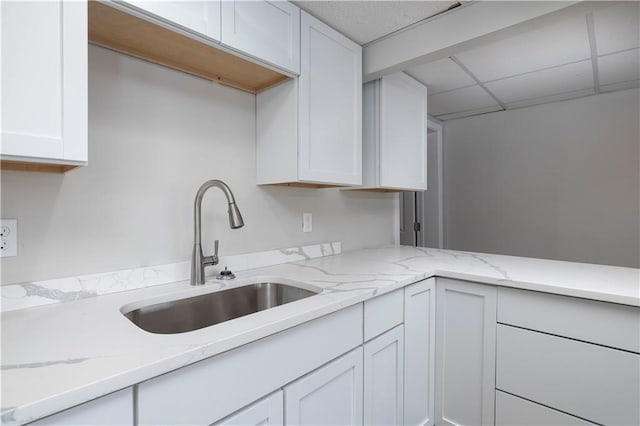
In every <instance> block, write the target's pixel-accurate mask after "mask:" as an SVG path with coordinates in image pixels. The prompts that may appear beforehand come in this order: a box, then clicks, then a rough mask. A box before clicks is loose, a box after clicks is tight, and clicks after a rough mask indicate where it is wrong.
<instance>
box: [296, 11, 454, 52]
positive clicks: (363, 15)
mask: <svg viewBox="0 0 640 426" xmlns="http://www.w3.org/2000/svg"><path fill="white" fill-rule="evenodd" d="M293 3H295V4H296V5H297V6H298V7H300V8H301V9H303V10H306V11H307V12H309V13H310V14H312V15H313V16H315V17H316V18H318V19H320V20H321V21H323V22H325V23H327V24H328V25H329V26H331V27H333V28H335V29H336V30H338V31H340V32H341V33H342V34H344V35H346V36H347V37H349V38H350V39H352V40H353V41H355V42H356V43H359V44H365V43H369V42H370V41H373V40H376V39H378V38H380V37H382V36H385V35H387V34H389V33H392V32H394V31H397V30H399V29H401V28H404V27H406V26H409V25H411V24H414V23H416V22H418V21H421V20H423V19H426V18H428V17H430V16H433V15H437V14H438V13H440V12H444V11H446V10H447V9H448V8H449V7H451V6H452V5H453V4H455V3H456V2H455V1H294V2H293Z"/></svg>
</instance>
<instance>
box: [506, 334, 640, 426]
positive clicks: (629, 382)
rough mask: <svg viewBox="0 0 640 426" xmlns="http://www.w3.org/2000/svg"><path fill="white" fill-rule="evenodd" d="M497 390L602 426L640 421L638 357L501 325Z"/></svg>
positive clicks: (639, 369)
mask: <svg viewBox="0 0 640 426" xmlns="http://www.w3.org/2000/svg"><path fill="white" fill-rule="evenodd" d="M496 368H497V371H496V388H498V389H500V390H503V391H505V392H509V393H511V394H514V395H518V396H521V397H523V398H526V399H529V400H531V401H535V402H538V403H540V404H543V405H546V406H548V407H551V408H554V409H557V410H561V411H564V412H566V413H569V414H572V415H575V416H578V417H581V418H584V419H588V420H590V421H593V422H596V423H601V424H620V425H630V424H639V423H640V412H639V410H638V401H639V400H640V356H639V355H637V354H634V353H630V352H625V351H621V350H617V349H610V348H606V347H603V346H598V345H593V344H590V343H584V342H579V341H576V340H570V339H564V338H562V337H557V336H551V335H548V334H543V333H538V332H535V331H529V330H523V329H520V328H516V327H510V326H506V325H498V342H497V365H496Z"/></svg>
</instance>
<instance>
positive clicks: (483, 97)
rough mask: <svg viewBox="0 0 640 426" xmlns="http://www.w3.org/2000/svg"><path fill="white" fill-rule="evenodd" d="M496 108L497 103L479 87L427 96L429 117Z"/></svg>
mask: <svg viewBox="0 0 640 426" xmlns="http://www.w3.org/2000/svg"><path fill="white" fill-rule="evenodd" d="M490 106H497V103H496V101H495V100H493V98H492V97H491V96H489V94H488V93H487V92H486V91H485V90H484V89H483V88H482V87H480V86H478V85H476V86H471V87H465V88H463V89H456V90H450V91H448V92H444V93H439V94H437V95H433V96H429V104H428V111H429V114H431V115H436V116H437V115H442V114H449V113H452V112H461V111H470V110H474V109H479V108H485V107H490Z"/></svg>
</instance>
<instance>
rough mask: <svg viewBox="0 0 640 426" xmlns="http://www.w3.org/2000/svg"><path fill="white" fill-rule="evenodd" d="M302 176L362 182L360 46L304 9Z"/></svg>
mask: <svg viewBox="0 0 640 426" xmlns="http://www.w3.org/2000/svg"><path fill="white" fill-rule="evenodd" d="M301 22H302V36H301V39H302V40H301V43H302V52H301V58H302V60H301V73H300V111H301V114H300V153H299V157H300V165H299V172H300V178H301V179H303V180H309V181H319V182H326V181H330V182H335V183H342V184H345V185H359V184H360V183H361V182H362V48H361V47H360V46H359V45H357V44H356V43H354V42H352V41H351V40H349V39H348V38H346V37H345V36H343V35H342V34H340V33H338V32H336V31H335V30H333V29H332V28H330V27H329V26H327V25H326V24H324V23H322V22H320V21H319V20H317V19H315V18H314V17H312V16H311V15H309V14H307V13H304V12H303V13H302V21H301Z"/></svg>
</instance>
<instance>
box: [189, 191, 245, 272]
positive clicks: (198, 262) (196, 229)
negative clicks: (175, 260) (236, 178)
mask: <svg viewBox="0 0 640 426" xmlns="http://www.w3.org/2000/svg"><path fill="white" fill-rule="evenodd" d="M212 187H216V188H219V189H220V190H221V191H222V192H224V195H225V196H226V197H227V202H228V203H229V210H228V211H227V213H228V214H229V226H230V227H231V229H237V228H242V227H243V226H244V220H242V215H241V214H240V210H238V206H236V200H235V198H234V197H233V192H231V189H229V187H228V186H227V184H226V183H224V182H223V181H221V180H217V179H213V180H208V181H206V182H205V183H203V184H202V186H201V187H200V189H198V192H197V193H196V200H195V203H194V206H193V255H192V256H191V285H202V284H204V267H205V266H211V265H217V264H218V240H215V251H214V254H213V256H203V254H202V245H201V241H202V224H201V220H200V216H201V211H202V198H203V197H204V194H205V193H206V192H207V190H208V189H209V188H212Z"/></svg>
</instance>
